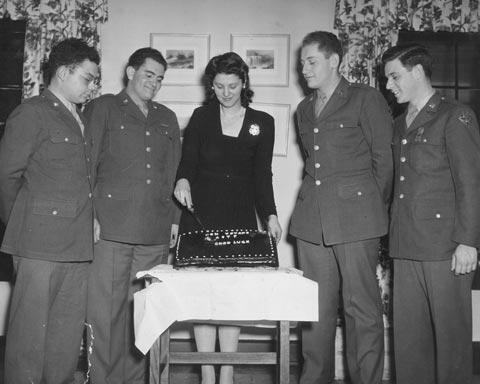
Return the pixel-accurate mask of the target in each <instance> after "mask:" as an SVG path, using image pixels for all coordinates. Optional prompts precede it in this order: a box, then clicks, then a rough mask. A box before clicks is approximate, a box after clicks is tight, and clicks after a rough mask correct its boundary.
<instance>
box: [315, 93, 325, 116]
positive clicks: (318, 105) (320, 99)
mask: <svg viewBox="0 0 480 384" xmlns="http://www.w3.org/2000/svg"><path fill="white" fill-rule="evenodd" d="M326 102H327V96H325V95H320V94H318V93H317V97H316V98H315V117H317V118H318V116H320V113H322V110H323V107H325V103H326Z"/></svg>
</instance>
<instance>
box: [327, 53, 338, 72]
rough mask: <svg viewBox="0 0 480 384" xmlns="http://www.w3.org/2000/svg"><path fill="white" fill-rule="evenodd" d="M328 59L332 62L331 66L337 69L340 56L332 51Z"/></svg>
mask: <svg viewBox="0 0 480 384" xmlns="http://www.w3.org/2000/svg"><path fill="white" fill-rule="evenodd" d="M328 61H329V62H330V67H332V68H335V69H337V68H338V65H339V64H340V57H339V56H338V54H337V53H332V54H331V55H330V57H329V58H328Z"/></svg>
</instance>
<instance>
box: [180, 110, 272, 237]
mask: <svg viewBox="0 0 480 384" xmlns="http://www.w3.org/2000/svg"><path fill="white" fill-rule="evenodd" d="M274 130H275V128H274V120H273V118H272V116H270V115H269V114H267V113H265V112H262V111H257V110H254V109H252V108H247V109H246V112H245V117H244V121H243V125H242V128H241V130H240V132H239V135H238V137H231V136H225V135H224V134H223V133H222V127H221V123H220V106H219V104H218V103H211V104H209V105H207V106H204V107H200V108H197V109H196V110H195V111H194V112H193V115H192V117H191V119H190V122H189V124H188V126H187V128H186V130H185V135H184V141H183V149H182V160H181V162H180V166H179V168H178V172H177V180H178V179H182V178H185V179H187V180H188V181H189V183H190V187H191V193H192V200H193V205H194V208H195V213H196V214H197V215H198V216H199V218H200V220H201V222H202V224H203V225H204V226H205V227H206V228H208V229H222V228H223V229H234V228H239V229H240V228H245V229H246V228H257V222H256V217H255V209H256V210H257V212H258V215H259V217H260V219H262V220H265V219H267V218H268V216H269V215H272V214H275V215H276V208H275V201H274V197H273V187H272V167H271V164H272V153H273V144H274V133H275V132H274ZM197 229H200V227H199V224H198V223H197V222H196V221H195V219H194V218H193V216H192V215H191V214H190V213H189V212H188V211H187V210H184V212H183V213H182V218H181V221H180V232H188V231H192V230H197Z"/></svg>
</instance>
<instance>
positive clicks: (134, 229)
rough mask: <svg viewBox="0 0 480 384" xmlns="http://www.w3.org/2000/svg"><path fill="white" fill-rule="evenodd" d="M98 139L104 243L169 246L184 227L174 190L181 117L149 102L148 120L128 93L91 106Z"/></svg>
mask: <svg viewBox="0 0 480 384" xmlns="http://www.w3.org/2000/svg"><path fill="white" fill-rule="evenodd" d="M85 116H86V118H87V121H88V123H89V124H90V126H91V130H92V134H93V138H94V151H93V153H94V156H93V157H94V160H93V161H94V164H95V167H94V174H95V175H96V180H97V182H96V185H95V189H94V207H95V215H96V217H97V219H98V221H99V223H100V228H101V234H100V237H101V238H102V239H104V240H109V241H117V242H123V243H130V244H142V245H155V244H157V245H159V244H168V243H169V241H170V231H171V226H172V224H178V223H179V221H180V209H179V208H178V206H177V205H176V204H175V202H174V200H173V195H172V193H173V188H174V182H175V176H176V172H177V167H178V163H179V162H180V154H181V149H180V129H179V127H178V122H177V118H176V116H175V113H174V112H173V111H171V110H170V109H168V108H167V107H165V106H163V105H161V104H158V103H155V102H149V105H148V116H147V117H145V116H144V115H143V114H142V113H141V111H140V109H139V108H138V107H137V106H136V105H135V103H134V102H133V101H132V99H131V98H130V97H129V96H128V95H127V93H126V91H125V90H124V91H122V92H121V93H119V94H117V95H111V94H109V95H103V96H101V97H99V98H98V99H96V100H93V101H92V102H91V103H90V104H88V105H87V107H86V110H85Z"/></svg>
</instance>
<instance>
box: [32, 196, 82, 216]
mask: <svg viewBox="0 0 480 384" xmlns="http://www.w3.org/2000/svg"><path fill="white" fill-rule="evenodd" d="M33 213H34V214H36V215H47V216H58V217H75V215H76V213H77V203H76V201H61V200H60V201H59V200H43V199H34V200H33Z"/></svg>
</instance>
